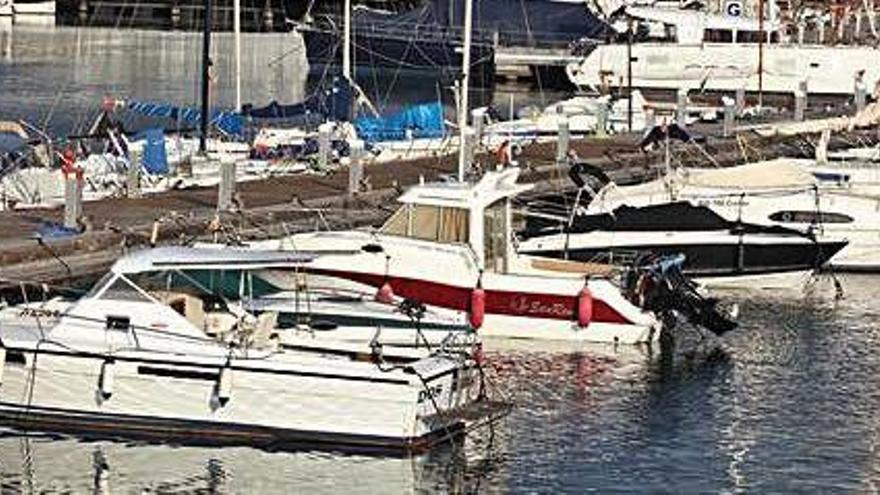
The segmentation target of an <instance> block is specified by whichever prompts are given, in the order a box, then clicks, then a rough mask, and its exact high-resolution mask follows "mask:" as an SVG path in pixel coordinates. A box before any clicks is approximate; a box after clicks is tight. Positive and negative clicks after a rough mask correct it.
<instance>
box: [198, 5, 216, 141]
mask: <svg viewBox="0 0 880 495" xmlns="http://www.w3.org/2000/svg"><path fill="white" fill-rule="evenodd" d="M204 11H205V25H204V32H203V35H202V118H201V122H200V123H199V124H200V125H199V128H200V133H199V154H200V155H203V156H204V155H207V152H208V145H207V141H208V120H209V119H210V116H209V111H210V104H209V102H208V94H209V91H208V86H209V85H210V81H209V79H210V76H211V74H210V67H209V66H210V63H211V18H212V17H213V16H212V9H211V0H205V3H204Z"/></svg>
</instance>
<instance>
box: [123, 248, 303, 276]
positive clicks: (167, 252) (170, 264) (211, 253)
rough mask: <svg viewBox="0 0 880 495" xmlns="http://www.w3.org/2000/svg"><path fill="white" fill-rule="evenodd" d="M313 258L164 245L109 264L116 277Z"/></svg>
mask: <svg viewBox="0 0 880 495" xmlns="http://www.w3.org/2000/svg"><path fill="white" fill-rule="evenodd" d="M316 258H317V255H315V254H313V253H300V252H291V251H253V250H247V249H235V248H230V247H223V248H208V247H202V248H195V247H183V246H166V247H158V248H154V249H146V250H143V251H137V252H135V253H132V254H129V255H128V256H125V257H123V258H121V259H119V260H118V261H117V262H116V263H114V264H113V268H111V271H112V272H113V273H117V274H135V273H144V272H151V271H158V270H262V269H271V268H293V267H296V266H299V265H303V264H306V263H309V262H311V261H313V260H314V259H316Z"/></svg>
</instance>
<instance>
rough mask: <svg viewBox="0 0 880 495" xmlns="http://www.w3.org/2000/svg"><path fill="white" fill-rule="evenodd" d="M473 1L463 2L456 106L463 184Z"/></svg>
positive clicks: (466, 0)
mask: <svg viewBox="0 0 880 495" xmlns="http://www.w3.org/2000/svg"><path fill="white" fill-rule="evenodd" d="M473 16H474V4H473V0H464V49H463V50H462V54H461V84H460V85H459V92H460V93H461V95H460V97H459V99H458V100H459V105H458V132H459V143H458V181H459V182H464V171H465V167H466V166H467V163H465V161H466V159H467V156H466V153H465V142H464V140H465V128H466V127H467V115H468V90H469V89H470V73H471V29H472V27H473Z"/></svg>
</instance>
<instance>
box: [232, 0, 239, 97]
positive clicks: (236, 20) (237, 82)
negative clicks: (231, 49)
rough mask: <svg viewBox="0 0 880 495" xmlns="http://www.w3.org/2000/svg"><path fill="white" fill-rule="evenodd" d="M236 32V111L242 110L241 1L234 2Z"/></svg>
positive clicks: (234, 0) (234, 26) (235, 0)
mask: <svg viewBox="0 0 880 495" xmlns="http://www.w3.org/2000/svg"><path fill="white" fill-rule="evenodd" d="M232 10H233V11H234V12H233V16H234V17H235V19H234V20H233V30H234V31H235V110H236V111H240V110H241V0H233V2H232Z"/></svg>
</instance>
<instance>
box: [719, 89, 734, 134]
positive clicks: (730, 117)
mask: <svg viewBox="0 0 880 495" xmlns="http://www.w3.org/2000/svg"><path fill="white" fill-rule="evenodd" d="M721 101H722V103H724V127H723V128H722V131H721V134H722V135H723V136H724V137H730V136H732V135H733V127H734V125H736V100H733V99H731V98H730V97H728V96H723V97H721Z"/></svg>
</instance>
